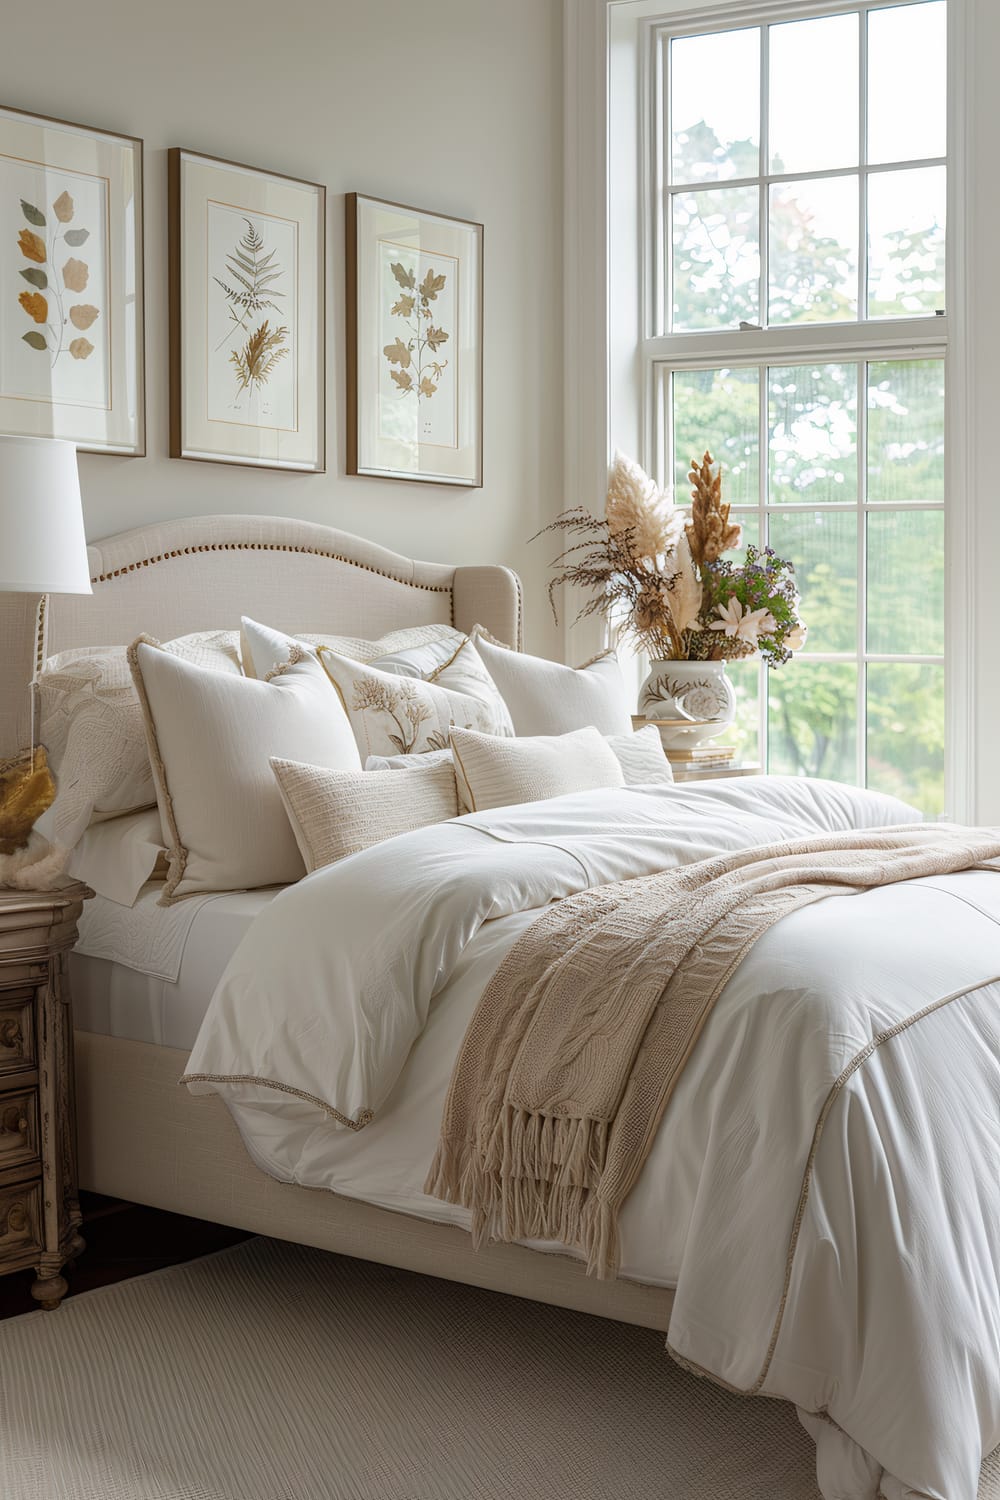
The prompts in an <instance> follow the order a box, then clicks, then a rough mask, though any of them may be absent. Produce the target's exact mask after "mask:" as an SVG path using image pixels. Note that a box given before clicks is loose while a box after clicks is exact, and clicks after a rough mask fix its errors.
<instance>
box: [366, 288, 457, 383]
mask: <svg viewBox="0 0 1000 1500" xmlns="http://www.w3.org/2000/svg"><path fill="white" fill-rule="evenodd" d="M389 269H390V271H391V272H392V274H393V276H394V277H395V279H396V281H397V283H398V284H399V286H400V288H401V289H402V290H401V294H400V296H399V297H397V298H396V301H395V302H394V303H393V304H392V306H391V307H390V309H389V316H390V317H391V318H400V319H402V321H403V322H404V323H405V325H406V335H407V336H406V337H405V338H404V337H403V335H402V334H397V336H396V338H395V339H394V340H393V342H392V343H391V344H386V345H384V346H383V349H382V353H383V354H384V355H385V358H386V359H387V360H388V362H389V364H390V365H398V366H399V369H398V370H390V371H389V376H390V378H391V380H392V381H393V383H394V385H396V386H397V387H398V389H399V392H400V394H401V395H415V396H416V398H417V400H418V401H429V400H430V398H431V397H432V396H433V395H434V394H435V393H436V392H437V389H438V387H439V385H440V384H441V377H442V375H443V374H444V372H445V370H446V369H447V367H448V361H447V360H437V359H425V357H424V356H425V355H426V354H428V353H429V354H437V352H438V350H439V349H440V348H441V347H442V345H444V344H446V343H447V342H448V333H447V331H446V330H445V329H444V328H440V327H438V326H437V325H436V324H435V322H434V312H433V308H432V307H431V303H432V302H435V301H436V300H437V296H438V293H439V292H443V291H444V288H445V286H446V284H447V280H448V278H447V276H446V275H445V273H444V272H443V271H436V270H435V269H434V267H433V266H431V267H429V268H428V270H427V272H426V274H425V275H424V279H423V281H421V283H420V285H419V287H418V286H417V278H416V273H415V272H414V271H411V270H408V269H407V268H406V266H404V265H403V264H402V263H401V262H400V261H397V260H394V261H392V262H390V265H389ZM411 368H412V369H413V372H414V373H413V375H412V376H411V375H410V374H409V373H408V372H409V370H410V369H411Z"/></svg>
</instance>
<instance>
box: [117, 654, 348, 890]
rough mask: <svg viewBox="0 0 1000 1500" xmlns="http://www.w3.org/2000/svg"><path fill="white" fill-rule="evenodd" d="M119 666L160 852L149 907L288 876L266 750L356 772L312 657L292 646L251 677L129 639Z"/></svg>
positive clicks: (289, 841)
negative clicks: (162, 866)
mask: <svg viewBox="0 0 1000 1500" xmlns="http://www.w3.org/2000/svg"><path fill="white" fill-rule="evenodd" d="M129 664H130V666H131V669H132V674H133V678H134V680H135V685H136V689H137V691H138V694H139V698H140V701H141V703H142V706H143V717H144V724H145V730H146V736H147V741H148V745H149V758H150V761H151V762H152V767H153V775H154V778H155V782H156V798H157V803H158V805H159V809H160V819H161V823H162V826H163V835H164V843H165V844H166V847H167V851H168V862H169V873H168V876H167V880H166V882H165V884H164V888H163V895H162V897H161V898H160V904H161V905H170V904H171V903H172V902H174V901H177V900H179V899H180V898H182V897H184V896H189V895H194V894H195V893H196V892H204V891H233V890H249V889H253V888H255V887H257V886H264V885H287V884H290V883H291V882H292V881H295V880H298V879H300V878H301V876H302V875H303V873H304V868H305V867H304V865H303V861H302V856H301V854H300V853H299V848H298V845H297V843H296V842H295V836H294V834H293V832H292V829H291V827H290V825H289V822H288V818H287V816H286V814H285V809H284V805H283V803H282V800H281V794H280V792H279V791H278V787H277V784H276V783H275V780H274V777H273V775H272V773H271V767H270V763H269V762H270V757H271V756H272V755H278V756H281V757H283V758H285V757H287V758H288V759H294V760H301V761H305V762H306V763H308V764H311V765H318V766H326V767H328V768H329V769H333V770H352V771H360V770H361V761H360V758H359V756H358V750H357V745H356V744H355V742H354V736H353V734H352V733H351V726H350V724H349V723H348V721H347V717H346V715H345V714H344V712H343V709H342V708H341V706H340V703H339V701H338V699H337V695H336V693H334V692H333V691H332V689H331V687H330V683H329V682H328V680H327V678H326V674H325V673H324V671H323V669H322V668H321V667H320V665H319V663H318V661H317V660H316V658H315V656H314V655H313V654H312V653H311V652H309V651H307V650H306V649H305V648H304V647H293V650H292V653H291V656H290V658H289V660H288V661H287V662H286V663H285V664H284V665H283V666H282V667H280V668H278V669H277V671H276V672H275V674H274V675H273V676H272V678H271V680H270V681H268V682H260V681H258V680H257V679H256V678H252V677H238V678H235V677H227V676H224V675H223V674H221V673H219V672H212V671H207V670H206V669H205V668H203V667H199V666H196V665H194V664H193V663H190V662H185V661H181V660H179V659H178V658H177V657H176V656H174V655H172V654H171V653H170V652H169V651H165V650H164V649H163V647H162V646H160V645H159V644H158V643H157V642H156V641H153V640H150V639H149V638H148V637H140V639H139V640H137V641H136V642H135V643H134V644H133V645H132V646H130V647H129Z"/></svg>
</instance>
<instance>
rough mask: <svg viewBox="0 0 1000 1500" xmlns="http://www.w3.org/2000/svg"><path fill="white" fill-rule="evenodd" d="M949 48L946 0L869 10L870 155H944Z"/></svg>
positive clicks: (874, 158) (891, 157)
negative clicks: (946, 76)
mask: <svg viewBox="0 0 1000 1500" xmlns="http://www.w3.org/2000/svg"><path fill="white" fill-rule="evenodd" d="M947 53H948V47H947V25H946V20H945V6H944V0H932V3H931V4H928V5H898V6H892V7H890V8H888V9H886V10H873V11H869V14H868V160H869V161H872V162H883V161H916V160H917V159H918V158H920V157H926V156H943V155H944V153H945V140H946V135H947V121H946V113H945V65H946V58H947Z"/></svg>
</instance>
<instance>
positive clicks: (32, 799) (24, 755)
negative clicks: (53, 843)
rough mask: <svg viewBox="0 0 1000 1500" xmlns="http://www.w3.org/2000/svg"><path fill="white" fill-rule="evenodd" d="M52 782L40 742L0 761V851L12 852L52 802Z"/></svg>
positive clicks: (53, 783)
mask: <svg viewBox="0 0 1000 1500" xmlns="http://www.w3.org/2000/svg"><path fill="white" fill-rule="evenodd" d="M55 796H56V784H55V782H54V780H53V779H52V772H51V771H50V770H49V761H48V756H47V755H46V753H45V747H44V746H43V745H37V746H36V747H35V752H34V755H33V756H32V754H31V753H30V752H29V751H27V750H24V751H22V752H21V754H20V755H15V756H13V757H12V758H11V759H10V760H3V761H0V854H15V853H16V852H17V850H18V849H23V848H24V847H25V845H26V844H27V842H28V838H29V837H30V834H31V830H32V829H33V828H34V826H35V824H36V823H37V821H38V819H39V818H40V817H41V816H42V813H43V812H45V810H46V808H48V807H51V806H52V803H53V802H54V801H55Z"/></svg>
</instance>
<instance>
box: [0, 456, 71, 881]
mask: <svg viewBox="0 0 1000 1500" xmlns="http://www.w3.org/2000/svg"><path fill="white" fill-rule="evenodd" d="M91 592H92V590H91V587H90V568H89V566H88V563H87V543H86V539H85V536H84V530H83V503H82V501H81V499H80V476H79V473H78V470H77V463H76V445H75V444H74V443H68V442H64V441H62V440H61V439H57V438H34V437H9V436H7V437H5V436H0V593H17V594H89V593H91ZM26 686H27V691H28V694H29V702H30V722H31V745H30V748H29V749H28V750H26V751H21V752H20V754H18V755H16V756H14V757H13V759H11V760H7V761H0V856H13V855H15V854H16V853H17V851H19V850H22V849H24V848H25V846H26V845H27V842H28V838H29V835H30V833H31V830H32V828H33V827H34V825H35V822H36V820H37V819H38V818H39V817H40V816H41V814H42V813H43V812H44V811H45V809H46V808H47V807H48V806H49V805H50V804H51V802H52V800H53V798H54V796H55V785H54V783H53V780H52V774H51V772H50V771H49V768H48V760H47V758H46V755H45V751H44V749H43V748H42V747H40V746H39V747H37V748H36V746H35V682H34V678H32V680H31V681H30V682H29V683H28V684H27V685H26ZM5 878H6V876H5V874H4V873H3V872H2V871H0V880H3V879H5Z"/></svg>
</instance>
